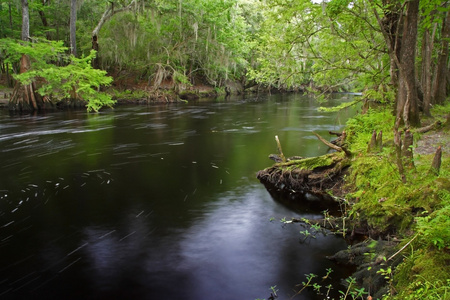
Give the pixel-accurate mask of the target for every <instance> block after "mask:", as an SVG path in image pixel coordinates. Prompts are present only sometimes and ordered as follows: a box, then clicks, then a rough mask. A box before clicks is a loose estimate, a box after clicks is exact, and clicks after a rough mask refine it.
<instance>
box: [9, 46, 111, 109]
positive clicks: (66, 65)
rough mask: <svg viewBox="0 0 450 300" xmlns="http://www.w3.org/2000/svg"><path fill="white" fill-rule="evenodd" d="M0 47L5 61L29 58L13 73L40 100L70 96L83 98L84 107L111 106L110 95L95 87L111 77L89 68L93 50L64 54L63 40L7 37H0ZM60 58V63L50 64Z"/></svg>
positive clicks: (55, 99) (53, 102) (68, 97)
mask: <svg viewBox="0 0 450 300" xmlns="http://www.w3.org/2000/svg"><path fill="white" fill-rule="evenodd" d="M1 45H2V46H1V47H0V49H1V51H2V52H3V53H5V54H6V57H7V60H6V61H7V62H12V61H15V60H18V59H19V58H21V57H23V56H26V57H27V58H28V60H29V62H30V64H29V68H28V69H27V71H26V72H22V73H20V74H16V75H15V78H16V79H17V80H18V83H20V85H21V86H24V87H29V86H36V85H35V82H39V83H40V84H39V86H38V87H37V88H36V87H34V91H35V92H37V93H38V95H39V96H40V97H41V98H42V101H43V102H46V103H48V104H56V103H58V102H60V101H63V100H66V99H71V100H81V101H85V102H86V107H87V109H88V111H91V110H94V111H98V110H99V109H100V108H101V107H103V106H112V105H113V104H114V101H113V100H111V97H110V96H109V95H107V94H105V93H103V92H100V91H99V88H100V86H102V85H109V84H110V83H111V81H112V78H111V77H107V76H105V75H106V72H105V71H102V70H97V69H93V68H92V66H91V61H92V59H93V58H94V57H95V51H93V50H92V51H91V53H90V55H88V56H86V57H83V58H76V57H74V56H73V55H70V56H68V55H65V52H67V50H68V49H67V47H65V46H63V42H62V41H59V42H51V41H40V42H34V43H23V42H20V43H19V42H17V41H14V40H11V39H2V40H1ZM54 61H60V62H62V65H61V66H57V65H55V64H53V63H52V62H54Z"/></svg>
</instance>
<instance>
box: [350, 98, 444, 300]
mask: <svg viewBox="0 0 450 300" xmlns="http://www.w3.org/2000/svg"><path fill="white" fill-rule="evenodd" d="M448 113H450V104H447V105H446V106H441V107H436V108H435V109H434V110H433V111H432V114H433V115H434V116H435V117H436V119H438V120H441V122H444V121H445V118H444V117H443V116H445V115H447V114H448ZM432 122H434V120H429V123H432ZM393 124H394V118H393V117H392V116H391V114H390V112H389V111H387V110H386V111H369V113H368V114H366V115H363V116H357V117H356V118H354V119H352V120H350V121H349V122H348V126H347V128H346V132H347V134H348V137H349V147H350V150H351V151H352V152H353V153H358V155H355V157H354V159H353V161H352V166H351V173H350V174H349V175H348V176H347V177H346V183H347V189H348V190H350V193H349V194H348V199H349V200H350V201H351V202H352V203H353V206H352V208H351V210H350V212H349V215H350V217H351V218H352V220H353V222H355V223H358V222H359V223H360V224H362V223H364V224H368V226H369V227H370V229H373V230H375V231H377V232H383V231H384V232H390V233H391V232H394V233H395V234H397V235H398V236H400V237H404V238H405V239H404V240H405V242H404V244H405V243H406V242H408V241H409V240H410V239H411V237H412V235H411V234H417V235H418V236H417V239H415V241H414V243H413V244H411V245H409V246H408V247H407V248H406V249H404V250H403V251H402V253H401V254H399V255H404V257H405V259H404V261H403V262H402V263H401V264H400V265H399V266H398V267H397V268H395V271H394V286H393V289H392V291H391V292H393V293H394V294H395V292H397V293H398V294H397V296H386V297H385V299H450V288H449V286H450V279H449V278H450V268H449V267H448V266H449V265H450V253H449V251H448V250H449V249H450V179H449V178H450V156H449V154H448V153H445V150H444V153H443V156H442V163H441V170H440V174H439V176H438V177H436V176H435V175H433V174H432V173H431V172H429V170H430V166H431V162H432V160H433V157H434V153H433V154H428V155H419V154H417V153H415V156H414V165H415V167H414V168H411V169H407V170H406V171H405V178H406V183H404V182H403V181H402V178H401V176H400V174H399V171H398V168H397V163H396V157H395V151H394V145H393V133H392V127H393ZM374 130H375V131H377V132H379V131H380V130H382V131H383V144H384V148H383V151H381V152H379V153H366V151H367V145H368V142H369V141H370V138H371V136H372V132H373V131H374ZM446 130H447V129H444V130H442V129H441V131H440V134H441V135H443V138H446V137H445V135H448V134H449V132H448V130H447V131H446ZM427 134H431V133H425V134H422V136H420V135H418V134H416V135H415V142H417V139H420V138H425V137H426V135H427ZM443 141H444V142H441V143H444V145H446V143H445V139H444V140H443ZM401 247H402V245H399V246H398V248H399V249H400V248H401Z"/></svg>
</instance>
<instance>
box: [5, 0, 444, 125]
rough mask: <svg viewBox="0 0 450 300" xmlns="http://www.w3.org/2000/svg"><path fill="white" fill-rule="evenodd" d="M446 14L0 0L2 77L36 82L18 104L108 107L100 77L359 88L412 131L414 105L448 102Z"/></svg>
mask: <svg viewBox="0 0 450 300" xmlns="http://www.w3.org/2000/svg"><path fill="white" fill-rule="evenodd" d="M447 11H448V8H447V2H446V1H419V0H416V1H399V0H393V1H386V0H383V1H377V0H370V1H368V0H361V1H350V0H333V1H321V2H319V1H309V0H308V1H307V0H295V1H252V0H239V1H238V0H227V1H216V0H208V1H206V0H204V1H200V0H196V1H183V0H180V1H138V0H125V1H90V0H85V1H80V0H79V1H76V0H72V1H68V0H67V1H46V0H43V1H13V0H2V1H1V2H0V37H1V38H2V40H1V46H0V49H1V55H0V64H1V76H2V79H3V80H4V81H5V82H6V83H7V85H10V86H12V85H14V84H15V80H18V81H19V82H20V83H22V85H25V86H26V85H29V83H31V82H33V86H34V85H35V84H38V86H35V89H36V90H35V89H33V91H32V92H33V93H31V94H30V95H29V97H27V95H26V93H25V94H24V92H26V91H25V90H24V89H22V90H21V92H20V93H15V95H14V96H13V99H12V102H13V103H15V105H16V106H17V108H18V109H25V108H27V107H31V108H34V109H38V108H39V107H41V106H42V107H43V106H45V105H44V104H45V102H50V101H53V102H55V101H61V100H63V99H67V98H72V99H77V98H78V99H83V100H86V101H89V102H92V103H91V104H90V105H89V108H91V109H96V110H97V109H99V107H101V105H102V104H106V105H112V102H111V99H109V98H108V97H109V96H110V95H102V96H99V95H101V94H99V93H94V91H95V90H98V89H99V87H101V86H104V85H108V84H110V83H111V81H112V79H105V78H102V77H104V76H105V75H106V74H108V75H109V76H112V77H113V80H114V83H115V85H116V86H118V87H124V86H127V85H128V86H129V85H130V84H137V83H140V84H141V85H140V86H141V87H142V86H144V87H145V88H146V89H147V90H151V89H153V90H157V89H158V88H161V87H164V84H166V83H167V82H170V86H169V87H170V89H172V90H174V91H175V92H176V93H179V92H180V91H183V90H186V89H189V88H190V87H192V86H193V85H201V84H204V85H208V86H212V87H214V88H216V90H217V91H225V90H227V91H230V90H231V88H230V87H231V86H233V87H236V86H238V87H240V88H235V89H233V91H239V92H241V91H242V90H243V89H245V88H249V87H253V88H254V87H255V86H257V87H259V88H264V89H278V90H302V91H305V90H314V91H321V92H327V91H355V92H363V93H364V97H365V98H366V99H370V100H371V101H377V102H381V103H387V104H390V105H394V106H395V108H396V112H397V116H398V121H401V122H405V123H406V124H408V126H409V124H411V125H413V126H418V125H419V124H420V117H419V112H420V110H422V111H423V112H424V113H425V114H429V110H430V105H432V104H434V103H442V102H443V101H444V99H445V96H446V92H447V89H446V87H447V73H448V64H447V61H448V36H449V35H450V27H449V26H450V24H449V23H450V18H449V17H448V14H447ZM25 58H26V59H25ZM56 70H58V71H56ZM63 70H64V72H63ZM77 70H80V72H81V73H77V72H76V71H77ZM26 71H28V72H29V73H30V74H27V75H25V74H22V73H25V72H26ZM103 71H105V72H107V73H105V72H103ZM55 74H58V76H56V75H55ZM74 74H79V76H75V75H74ZM81 74H83V76H81ZM75 77H76V78H75ZM61 82H63V83H64V84H63V85H62V86H61ZM87 82H89V83H87ZM233 83H234V84H233ZM236 83H238V84H239V85H236ZM227 87H228V89H227ZM28 92H31V91H28ZM36 92H38V93H36ZM27 99H28V103H27V104H26V105H25V102H27ZM33 99H34V100H33ZM33 101H34V102H37V103H36V104H33V103H32V102H33Z"/></svg>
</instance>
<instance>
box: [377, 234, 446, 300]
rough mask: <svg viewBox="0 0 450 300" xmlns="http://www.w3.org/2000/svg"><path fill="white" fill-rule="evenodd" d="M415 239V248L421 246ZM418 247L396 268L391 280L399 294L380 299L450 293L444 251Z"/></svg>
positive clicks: (435, 298)
mask: <svg viewBox="0 0 450 300" xmlns="http://www.w3.org/2000/svg"><path fill="white" fill-rule="evenodd" d="M420 245H421V242H418V243H417V244H416V246H415V248H417V247H420ZM436 251H438V250H436V249H435V250H430V249H428V248H418V249H416V250H413V251H412V252H411V254H410V255H408V256H406V257H405V259H404V261H403V262H402V263H401V264H400V265H399V266H398V267H397V268H396V270H395V274H394V283H395V286H396V289H397V291H398V294H397V295H395V297H387V296H386V297H384V298H383V299H394V300H397V299H398V300H403V299H406V300H413V299H426V300H446V299H449V297H450V279H449V278H450V271H449V268H448V260H449V259H450V254H449V253H447V252H446V251H438V252H436Z"/></svg>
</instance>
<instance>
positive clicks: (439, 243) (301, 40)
mask: <svg viewBox="0 0 450 300" xmlns="http://www.w3.org/2000/svg"><path fill="white" fill-rule="evenodd" d="M449 4H450V3H449V2H448V1H443V0H427V1H425V0H422V1H420V0H355V1H351V0H329V1H327V0H322V1H318V0H315V1H314V0H176V1H160V0H112V1H111V0H108V1H106V0H78V1H77V0H33V1H31V0H20V1H19V0H0V66H1V73H0V83H1V85H2V86H4V87H9V88H11V89H13V92H12V93H11V95H10V100H9V109H10V110H14V111H29V110H43V109H46V108H47V107H53V106H55V105H58V104H67V103H72V104H67V105H74V104H73V103H78V104H79V105H86V107H87V109H88V110H89V111H91V110H93V111H98V110H99V109H101V108H102V107H103V106H114V104H115V103H116V101H117V100H120V99H123V98H127V97H128V98H130V97H131V98H142V97H143V98H145V99H147V100H148V101H161V100H162V101H170V100H171V99H172V100H173V99H175V100H177V99H188V98H189V93H191V94H192V95H195V97H198V96H199V95H200V94H201V92H202V91H204V90H208V91H212V92H213V93H214V94H220V93H222V94H229V93H253V92H273V91H281V92H308V93H315V94H316V95H317V96H318V97H326V96H327V95H329V94H330V93H332V92H357V93H361V95H362V96H361V97H359V98H357V100H356V101H359V102H363V106H362V110H363V111H364V112H366V113H367V114H364V115H361V116H357V117H355V118H354V119H352V120H351V121H349V124H348V127H347V128H348V129H346V130H348V132H347V133H348V136H347V137H348V140H349V141H352V142H353V145H351V146H350V147H349V148H350V151H351V152H352V155H354V156H356V155H357V154H359V155H360V156H361V153H366V149H367V142H369V141H370V139H371V137H372V138H373V145H372V146H371V145H370V144H369V149H368V150H367V153H368V154H367V156H365V157H363V158H360V159H359V160H358V161H356V159H354V157H353V156H352V157H351V159H353V160H352V162H351V163H352V167H353V169H354V170H356V171H354V172H353V173H352V174H351V175H349V176H348V178H347V180H348V181H349V182H350V183H351V184H352V185H353V186H352V188H351V189H350V190H349V192H351V193H349V195H351V196H349V197H352V199H353V200H354V201H355V205H354V206H353V208H352V209H349V210H348V211H347V212H348V218H349V219H350V218H354V219H362V218H363V219H364V222H366V223H367V224H366V225H367V226H368V227H371V228H372V229H374V230H375V229H377V230H378V233H379V236H383V233H384V234H385V235H384V236H383V237H386V233H389V234H394V233H395V234H403V236H404V239H403V240H402V243H401V244H400V245H401V246H404V248H402V249H401V250H403V249H405V248H407V247H412V246H411V245H412V244H411V243H413V241H414V242H415V243H417V244H416V247H417V249H413V250H411V254H410V255H409V256H405V258H404V262H403V264H400V267H399V268H398V269H397V270H396V271H395V272H394V271H393V270H394V267H392V269H391V267H390V266H389V268H384V269H381V270H382V271H380V273H382V275H384V277H385V279H386V281H387V283H388V285H389V291H387V292H386V295H385V298H386V299H388V298H389V297H390V296H394V295H395V294H398V295H400V296H397V297H398V298H397V299H423V298H424V297H425V296H426V297H427V298H428V299H449V298H448V297H449V293H450V291H449V290H448V286H449V280H448V277H445V276H447V274H449V273H450V272H449V270H448V267H447V268H445V266H448V264H449V247H450V241H449V239H450V233H449V229H448V228H449V222H450V221H449V220H450V210H449V207H450V205H449V203H450V196H449V195H450V193H449V191H450V188H449V186H450V183H449V180H448V174H449V169H448V166H446V163H448V155H446V154H444V155H442V153H441V148H440V147H439V148H438V149H437V150H436V155H434V156H432V155H428V156H427V157H426V159H425V162H426V164H423V165H421V164H420V163H416V162H415V161H414V158H413V153H412V148H413V143H414V142H415V140H417V139H418V136H420V134H422V133H425V132H426V131H427V130H434V129H436V128H437V127H439V126H441V125H444V124H445V125H444V126H446V128H447V129H445V130H446V131H444V133H443V135H445V136H447V137H448V127H449V126H450V117H449V112H448V111H449V108H448V100H447V95H448V93H449V87H450V76H449V71H450V68H449V39H450V14H449ZM186 93H188V94H187V95H188V96H186ZM78 104H75V105H78ZM351 104H353V103H346V104H344V105H343V106H341V107H338V108H345V105H351ZM442 105H447V108H444V109H443V108H442ZM380 107H381V110H377V111H375V110H374V108H377V109H379V108H380ZM432 115H433V116H434V117H436V118H438V117H439V118H440V117H442V120H440V119H439V121H438V122H436V123H435V122H434V120H433V119H431V117H432ZM444 117H446V118H447V119H446V120H445V119H444ZM424 121H425V122H424ZM425 125H430V126H429V127H424V126H425ZM418 128H420V129H418ZM422 128H426V129H422ZM439 128H440V127H439ZM381 132H382V133H383V134H384V135H382V136H381V135H380V134H381ZM411 133H414V138H413V136H412V134H411ZM377 134H378V136H377ZM377 138H378V143H380V144H379V145H378V144H377ZM381 138H383V139H384V141H387V140H391V145H388V147H386V148H384V149H390V150H383V143H382V142H380V139H381ZM362 141H363V142H362ZM358 143H359V144H358ZM389 146H391V147H390V148H389ZM370 147H371V148H370ZM375 148H377V149H379V150H374V149H375ZM434 150H435V149H433V151H434ZM428 154H429V153H428ZM441 156H442V158H441ZM433 157H434V158H433ZM349 159H350V158H349ZM433 159H435V160H436V162H434V161H433ZM441 163H442V168H441ZM431 164H432V169H431V170H430V165H431ZM374 166H377V169H376V170H375V169H374ZM393 170H394V171H393ZM393 174H394V175H393ZM422 175H423V176H422ZM392 178H394V179H392ZM391 179H392V180H391ZM381 192H384V193H385V194H384V195H382V194H381ZM358 201H359V202H358ZM392 222H396V223H395V227H396V228H395V230H394V231H393V230H392V228H389V230H388V228H387V227H388V225H391V224H392ZM412 224H414V225H412ZM415 225H417V227H415V228H414V230H415V231H414V233H415V232H417V235H413V234H412V229H411V228H413V226H415ZM418 236H419V237H418ZM408 249H409V248H408ZM414 251H415V252H414ZM395 256H396V257H397V258H399V257H400V255H398V254H397V253H396V254H395ZM393 257H394V256H393ZM381 260H382V258H381ZM384 261H386V257H384ZM438 267H439V268H444V269H443V271H442V270H439V272H440V273H439V274H441V275H442V276H443V277H442V276H441V275H439V276H441V277H438V278H435V277H433V276H437V272H436V271H434V270H436V268H438ZM411 270H413V272H411ZM394 273H395V274H394ZM396 276H398V277H396ZM388 292H389V293H388ZM361 297H362V296H361Z"/></svg>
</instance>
